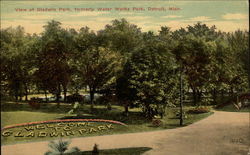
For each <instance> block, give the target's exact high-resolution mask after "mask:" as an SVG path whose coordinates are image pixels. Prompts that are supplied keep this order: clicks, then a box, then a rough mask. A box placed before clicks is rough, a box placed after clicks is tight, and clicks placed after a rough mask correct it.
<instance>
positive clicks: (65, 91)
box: [63, 88, 67, 102]
mask: <svg viewBox="0 0 250 155" xmlns="http://www.w3.org/2000/svg"><path fill="white" fill-rule="evenodd" d="M63 95H64V102H66V97H67V88H64V89H63Z"/></svg>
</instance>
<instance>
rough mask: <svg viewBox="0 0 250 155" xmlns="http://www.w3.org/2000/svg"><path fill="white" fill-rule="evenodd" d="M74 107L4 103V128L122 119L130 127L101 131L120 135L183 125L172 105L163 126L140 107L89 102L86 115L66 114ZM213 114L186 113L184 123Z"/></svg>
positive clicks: (8, 141) (85, 108)
mask: <svg viewBox="0 0 250 155" xmlns="http://www.w3.org/2000/svg"><path fill="white" fill-rule="evenodd" d="M71 108H72V105H71V104H66V103H61V105H60V108H57V107H56V104H55V103H49V104H47V105H43V106H42V107H41V109H39V110H32V109H31V108H30V107H29V105H28V104H27V103H22V104H19V105H16V104H15V103H12V102H5V103H3V104H2V113H1V118H2V124H1V125H2V127H4V126H7V125H13V124H19V123H28V122H34V121H46V120H55V119H75V118H83V119H93V118H95V119H98V118H99V119H107V120H115V121H120V122H123V123H125V124H127V125H128V126H127V127H123V126H121V127H117V128H115V129H114V130H112V132H106V133H102V134H121V133H132V132H145V131H153V130H162V129H171V128H176V127H180V126H179V119H178V117H176V115H175V113H176V112H177V111H178V108H169V109H167V111H166V116H165V117H164V118H163V119H161V121H162V122H163V123H162V125H161V126H160V127H154V126H153V125H152V121H150V120H147V119H145V118H144V117H143V116H142V115H141V110H140V109H139V108H133V109H129V116H128V117H127V116H124V115H123V113H122V112H123V110H124V109H123V107H121V106H117V105H113V106H112V110H107V109H106V107H105V106H103V105H96V106H95V110H94V112H93V113H91V111H90V105H83V106H82V107H81V111H82V112H83V115H82V116H81V117H76V115H75V114H73V115H72V114H67V112H68V111H69V110H70V109H71ZM190 108H192V107H184V111H187V110H188V109H190ZM211 114H212V113H211V112H210V113H204V114H187V117H186V118H185V119H184V125H185V126H186V125H189V124H192V123H194V122H196V121H198V120H201V119H203V118H205V117H207V116H209V115H211ZM96 135H100V133H96V134H95V133H93V134H91V135H82V136H96ZM73 137H74V136H73ZM48 139H51V138H50V137H46V138H42V139H41V138H33V139H32V141H39V140H48ZM18 141H27V139H26V138H21V139H19V140H18ZM18 141H17V140H16V139H14V138H12V139H9V140H4V141H3V144H12V143H17V142H18Z"/></svg>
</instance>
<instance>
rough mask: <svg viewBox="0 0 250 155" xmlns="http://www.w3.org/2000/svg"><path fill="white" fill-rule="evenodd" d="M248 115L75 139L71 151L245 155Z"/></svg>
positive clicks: (38, 148)
mask: <svg viewBox="0 0 250 155" xmlns="http://www.w3.org/2000/svg"><path fill="white" fill-rule="evenodd" d="M249 121H250V117H249V113H236V112H219V111H215V113H214V114H213V115H211V116H209V117H208V118H205V119H203V120H201V121H199V122H196V123H194V124H192V125H189V126H187V127H182V128H177V129H169V130H161V131H153V132H142V133H131V134H119V135H107V136H98V137H86V138H74V139H72V143H71V145H70V147H73V146H77V147H79V148H80V149H81V150H91V149H92V148H93V145H94V144H95V143H97V144H98V145H99V148H100V149H112V148H127V147H150V148H152V149H151V150H150V151H148V152H146V153H145V155H247V154H248V151H249V147H250V126H249ZM47 145H48V142H34V143H25V144H17V145H5V146H2V147H1V148H2V150H1V153H2V154H3V155H43V154H44V153H45V152H46V151H47V150H48V146H47Z"/></svg>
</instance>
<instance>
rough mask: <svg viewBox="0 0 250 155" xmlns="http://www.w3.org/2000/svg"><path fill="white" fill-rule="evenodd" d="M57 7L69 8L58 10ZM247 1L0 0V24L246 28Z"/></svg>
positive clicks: (37, 29) (37, 27) (38, 28)
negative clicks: (122, 21)
mask: <svg viewBox="0 0 250 155" xmlns="http://www.w3.org/2000/svg"><path fill="white" fill-rule="evenodd" d="M101 7H102V8H104V7H107V8H112V11H97V8H101ZM116 7H120V8H124V7H126V8H129V9H130V10H129V11H115V10H114V9H115V8H116ZM133 7H138V8H139V7H140V8H145V11H133V10H132V8H133ZM148 7H151V8H162V7H163V8H165V9H168V8H169V7H176V8H180V10H178V11H169V10H166V11H148V10H147V9H148ZM16 8H22V9H32V8H34V9H36V8H55V9H57V11H56V12H38V11H31V12H30V11H25V12H17V11H16V10H15V9H16ZM59 8H70V9H71V11H69V12H68V11H67V12H59V11H58V9H59ZM74 8H94V9H95V10H94V11H83V12H77V11H74ZM248 12H249V8H248V2H247V1H173V0H169V1H122V2H121V1H120V2H116V1H43V2H41V1H22V2H17V1H1V27H2V28H6V27H9V26H12V27H16V26H18V25H21V26H23V27H24V28H25V30H26V32H29V33H40V32H42V31H43V28H42V26H43V25H45V24H46V23H47V22H48V21H50V20H52V19H54V20H58V21H60V22H61V23H62V24H63V25H62V26H63V27H65V28H76V29H79V28H81V27H83V26H88V27H90V28H91V29H92V30H95V31H96V30H100V29H103V28H104V26H105V25H106V24H109V23H110V21H112V20H114V19H120V18H126V19H127V20H128V21H129V22H131V23H133V24H136V25H138V26H139V27H141V28H142V31H148V30H152V31H155V32H157V31H158V30H159V29H160V26H169V27H171V29H172V30H175V29H179V28H180V27H186V26H187V25H192V24H194V23H196V22H198V21H200V22H203V23H206V24H207V25H209V26H212V25H215V26H216V27H217V28H218V29H219V30H222V31H227V32H228V31H235V30H237V29H242V30H245V29H247V30H248V25H249V22H248Z"/></svg>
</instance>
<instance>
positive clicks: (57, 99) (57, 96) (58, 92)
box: [56, 84, 61, 108]
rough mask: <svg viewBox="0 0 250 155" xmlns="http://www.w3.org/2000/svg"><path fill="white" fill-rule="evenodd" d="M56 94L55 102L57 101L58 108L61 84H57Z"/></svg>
mask: <svg viewBox="0 0 250 155" xmlns="http://www.w3.org/2000/svg"><path fill="white" fill-rule="evenodd" d="M57 89H58V90H57V94H56V102H57V107H58V108H59V107H60V101H59V99H60V96H61V86H60V84H58V88H57Z"/></svg>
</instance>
